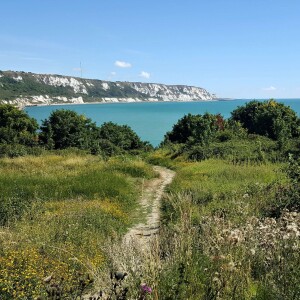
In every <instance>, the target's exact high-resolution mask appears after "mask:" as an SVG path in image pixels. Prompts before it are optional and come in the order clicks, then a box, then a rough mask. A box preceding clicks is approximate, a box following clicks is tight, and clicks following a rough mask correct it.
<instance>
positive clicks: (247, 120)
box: [231, 99, 300, 143]
mask: <svg viewBox="0 0 300 300" xmlns="http://www.w3.org/2000/svg"><path fill="white" fill-rule="evenodd" d="M231 120H234V121H238V122H240V123H241V124H242V126H243V127H244V128H246V129H247V130H248V132H249V133H255V134H259V135H264V136H267V137H269V138H271V139H274V140H281V141H282V142H283V143H284V141H283V140H285V139H288V138H291V137H297V136H299V133H300V131H299V124H300V123H299V118H298V117H297V115H296V113H295V112H294V111H293V110H292V109H291V108H290V107H289V106H286V105H284V104H282V103H278V102H276V101H274V100H273V99H271V100H268V101H263V102H259V101H256V100H254V101H251V102H249V103H247V104H246V105H244V106H241V107H238V108H237V109H236V110H234V111H233V112H232V113H231Z"/></svg>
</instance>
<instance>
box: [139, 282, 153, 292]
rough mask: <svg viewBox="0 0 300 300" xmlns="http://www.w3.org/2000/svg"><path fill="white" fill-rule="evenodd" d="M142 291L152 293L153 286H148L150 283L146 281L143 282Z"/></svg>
mask: <svg viewBox="0 0 300 300" xmlns="http://www.w3.org/2000/svg"><path fill="white" fill-rule="evenodd" d="M141 291H142V293H144V294H147V293H148V294H151V293H152V288H151V287H150V286H148V285H146V284H145V283H143V284H142V285H141Z"/></svg>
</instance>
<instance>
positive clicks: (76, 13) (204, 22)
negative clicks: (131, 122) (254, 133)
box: [0, 0, 300, 99]
mask: <svg viewBox="0 0 300 300" xmlns="http://www.w3.org/2000/svg"><path fill="white" fill-rule="evenodd" d="M1 2H2V3H1V18H0V69H1V70H18V71H31V72H36V73H53V74H63V75H71V76H80V74H81V72H80V62H81V66H82V73H83V77H87V78H96V79H103V80H113V81H117V80H121V81H143V82H158V83H165V84H187V85H194V86H200V87H203V88H206V89H207V90H208V91H209V92H212V93H216V94H217V95H218V96H220V97H232V98H249V99H253V98H271V97H273V98H297V97H300V17H299V16H300V1H299V0H285V1H281V0H247V1H246V0H210V1H207V0H206V1H203V0H185V1H178V0H173V1H169V0H164V1H163V0H160V1H158V0H151V1H137V0H106V1H102V0H85V1H84V0H3V1H1Z"/></svg>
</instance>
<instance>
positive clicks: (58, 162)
mask: <svg viewBox="0 0 300 300" xmlns="http://www.w3.org/2000/svg"><path fill="white" fill-rule="evenodd" d="M0 169H1V172H0V187H1V188H0V189H1V196H0V197H1V198H0V201H1V202H0V206H1V209H0V211H1V214H2V222H3V221H4V219H5V220H6V223H5V226H6V227H2V229H1V234H0V253H1V254H2V255H1V258H0V264H1V267H2V268H1V270H0V291H1V292H3V295H6V296H5V297H6V298H4V299H11V298H10V297H14V299H22V295H23V294H24V295H25V294H26V295H29V296H36V295H38V294H39V293H40V291H41V290H43V287H42V280H41V279H42V278H44V277H45V276H49V275H50V274H53V275H54V276H57V278H59V277H61V276H63V277H64V279H65V282H66V284H65V285H66V286H67V287H70V286H74V285H75V286H76V282H74V281H76V280H78V275H76V272H79V271H80V272H87V271H88V272H89V273H95V272H97V270H98V269H99V268H101V265H102V264H103V261H104V259H105V258H104V257H103V254H102V253H101V251H99V245H101V244H103V243H105V241H106V240H107V239H111V238H117V237H118V236H120V235H121V234H122V233H124V232H125V231H126V228H128V226H130V224H132V222H134V220H133V213H134V211H135V208H136V207H137V198H138V195H139V193H140V183H141V180H140V179H139V178H151V177H153V176H154V174H153V171H152V168H151V167H150V166H148V165H146V164H145V163H143V162H142V161H139V160H137V159H126V160H124V159H112V160H110V161H108V162H104V161H102V160H100V159H99V158H97V157H92V156H76V155H67V156H59V155H45V156H41V157H22V158H16V159H1V160H0ZM7 226H8V227H7ZM14 293H15V294H14ZM3 297H4V296H3ZM18 297H19V298H18Z"/></svg>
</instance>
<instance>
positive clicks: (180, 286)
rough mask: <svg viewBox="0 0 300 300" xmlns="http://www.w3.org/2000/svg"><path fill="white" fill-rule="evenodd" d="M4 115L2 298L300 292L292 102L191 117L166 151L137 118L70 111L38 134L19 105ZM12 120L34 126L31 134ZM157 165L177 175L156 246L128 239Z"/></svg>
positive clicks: (255, 296)
mask: <svg viewBox="0 0 300 300" xmlns="http://www.w3.org/2000/svg"><path fill="white" fill-rule="evenodd" d="M1 111H2V115H3V116H7V115H9V114H12V115H14V116H16V117H14V118H9V117H2V115H1ZM3 112H4V113H3ZM0 116H1V118H0V125H1V126H0V140H1V144H2V145H1V148H0V150H1V156H2V158H1V159H0V170H1V173H0V190H1V196H0V215H1V217H0V221H1V229H0V265H1V271H0V295H1V299H4V300H8V299H22V300H23V299H35V298H36V299H119V300H121V299H123V300H126V299H156V300H157V299H163V300H171V299H172V300H173V299H193V300H194V299H211V300H214V299H215V300H217V299H224V300H225V299H249V300H267V299H278V300H279V299H286V300H290V299H295V300H297V299H299V298H300V286H299V277H300V267H299V266H300V251H299V236H300V213H299V207H300V201H299V194H300V190H299V182H300V160H299V124H300V123H299V119H298V117H297V116H296V114H295V113H294V112H293V111H292V110H291V109H290V108H288V107H286V106H284V105H283V104H279V103H277V102H275V101H273V100H270V101H265V102H257V101H252V102H250V103H248V104H247V105H245V106H244V107H240V108H238V109H237V110H235V111H234V112H232V117H231V118H230V119H228V120H225V119H224V118H223V117H222V116H221V115H211V114H204V115H196V116H195V115H187V116H184V117H183V118H182V119H181V120H179V121H178V123H177V124H175V125H174V127H173V129H172V131H171V132H169V133H167V134H166V136H165V139H164V141H163V142H162V144H161V145H160V147H159V148H158V149H155V150H153V149H151V148H150V147H149V145H148V144H146V143H143V142H141V141H140V140H139V138H138V137H137V136H136V134H135V133H134V132H133V131H132V130H131V129H130V128H129V127H127V126H118V125H115V124H113V123H106V124H104V125H102V126H101V127H97V126H96V125H95V124H94V123H93V122H92V121H91V120H89V119H87V118H85V117H84V116H80V115H77V114H76V113H73V112H70V111H65V110H61V111H56V112H54V113H53V114H52V115H51V116H50V117H49V118H48V119H47V120H45V121H44V122H43V125H42V127H41V130H40V131H39V132H37V131H36V130H37V127H36V124H35V123H34V120H32V119H30V118H29V117H28V116H26V115H25V114H24V113H23V112H17V111H16V110H15V109H14V108H12V107H9V106H0ZM19 118H20V120H22V122H21V121H20V122H19V121H18V120H19ZM3 120H4V121H3ZM14 123H16V124H27V125H26V126H24V125H22V130H21V133H22V135H20V130H19V129H16V130H15V131H14V128H15V127H14V126H16V125H15V124H14ZM30 124H31V125H30ZM20 126H21V125H20ZM7 132H9V134H10V135H7ZM24 135H25V136H26V139H23V138H20V136H22V137H23V136H24ZM7 136H9V138H7ZM28 141H32V142H28ZM18 149H23V150H24V152H22V151H19V150H18ZM18 151H19V152H18ZM28 153H30V155H28ZM151 165H161V166H166V167H168V168H171V169H173V170H174V171H175V172H176V177H175V179H174V180H173V182H172V183H171V184H170V185H169V186H168V188H167V190H166V194H165V196H164V198H163V200H162V205H161V228H160V234H159V236H157V237H156V238H153V239H152V242H151V245H150V246H149V248H148V249H147V251H145V249H144V250H143V249H141V247H140V246H139V245H138V244H134V243H133V244H129V245H126V244H124V243H122V236H123V235H124V234H125V233H126V231H127V230H128V228H130V227H131V226H132V225H133V224H134V223H138V222H140V221H141V218H142V217H143V216H142V215H141V213H140V211H141V210H140V208H139V205H138V201H137V199H138V197H139V195H140V194H141V193H143V186H144V184H147V179H150V178H153V177H154V176H156V175H155V173H154V172H153V169H152V167H151ZM145 182H146V183H145ZM89 291H93V292H94V293H90V292H89Z"/></svg>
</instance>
